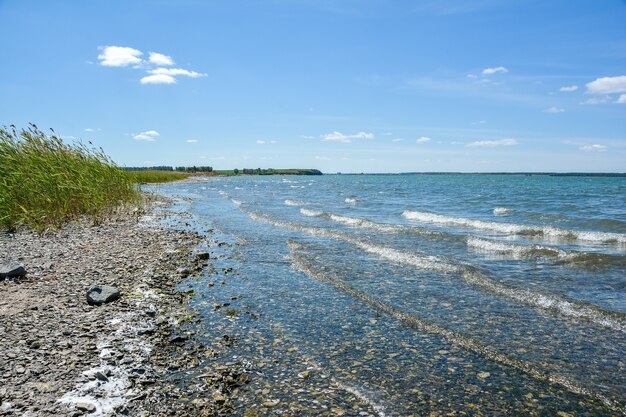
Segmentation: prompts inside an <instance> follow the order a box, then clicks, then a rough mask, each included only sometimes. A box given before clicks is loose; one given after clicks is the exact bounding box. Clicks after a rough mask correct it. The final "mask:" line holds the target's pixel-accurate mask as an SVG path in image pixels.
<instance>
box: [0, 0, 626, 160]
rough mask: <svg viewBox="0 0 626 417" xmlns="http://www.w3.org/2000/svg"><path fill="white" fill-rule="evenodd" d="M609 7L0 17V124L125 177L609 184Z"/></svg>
mask: <svg viewBox="0 0 626 417" xmlns="http://www.w3.org/2000/svg"><path fill="white" fill-rule="evenodd" d="M625 22H626V1H625V0H603V1H582V0H569V1H564V0H555V1H550V2H545V1H538V0H523V1H522V0H519V1H518V0H510V1H504V0H474V1H471V2H470V1H465V0H422V1H386V0H335V1H331V0H264V1H260V0H231V1H202V0H176V1H175V0H151V1H139V0H137V1H117V0H112V1H101V0H94V1H80V2H79V1H66V0H57V1H53V2H52V1H43V0H40V1H36V0H32V1H31V0H0V55H1V56H2V57H3V58H4V59H3V64H2V65H0V125H9V124H15V125H16V126H18V127H26V126H27V124H28V123H29V122H33V123H36V124H37V125H38V126H39V127H40V128H42V129H47V128H50V127H51V128H54V129H55V131H56V132H57V133H59V134H60V135H62V136H63V137H64V139H66V140H67V141H72V140H76V139H81V140H83V141H92V142H93V143H94V144H95V145H96V146H101V147H102V148H103V149H104V150H105V152H106V153H107V154H109V155H111V157H112V158H113V159H114V160H115V161H116V162H117V163H118V164H120V165H123V166H152V165H174V166H178V165H187V166H191V165H210V166H213V167H214V168H216V169H232V168H257V167H260V168H317V169H320V170H322V171H323V172H409V171H411V172H413V171H419V172H422V171H462V172H490V171H492V172H493V171H497V172H514V171H556V172H566V171H570V172H571V171H576V172H583V171H584V172H626V24H625Z"/></svg>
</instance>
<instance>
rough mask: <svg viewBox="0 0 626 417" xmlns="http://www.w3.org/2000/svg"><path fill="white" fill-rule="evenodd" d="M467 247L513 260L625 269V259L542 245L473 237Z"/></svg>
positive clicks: (468, 240)
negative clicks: (534, 259)
mask: <svg viewBox="0 0 626 417" xmlns="http://www.w3.org/2000/svg"><path fill="white" fill-rule="evenodd" d="M467 246H468V247H470V248H472V249H474V250H476V251H477V252H484V253H494V254H502V255H509V256H512V257H513V258H515V259H524V258H533V257H543V258H547V257H550V258H556V259H558V260H559V261H562V262H568V263H580V264H583V266H593V267H608V266H623V267H626V257H624V256H619V255H608V254H604V253H593V252H580V251H572V250H564V249H560V248H555V247H551V246H543V245H519V244H515V243H509V242H502V241H496V240H489V239H483V238H479V237H475V236H470V237H468V238H467Z"/></svg>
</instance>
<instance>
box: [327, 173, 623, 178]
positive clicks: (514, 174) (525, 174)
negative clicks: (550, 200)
mask: <svg viewBox="0 0 626 417" xmlns="http://www.w3.org/2000/svg"><path fill="white" fill-rule="evenodd" d="M324 175H499V176H517V177H520V176H523V177H618V178H623V177H626V172H622V173H619V172H613V173H612V172H399V173H385V172H380V173H375V172H371V173H342V172H337V173H334V174H328V173H324Z"/></svg>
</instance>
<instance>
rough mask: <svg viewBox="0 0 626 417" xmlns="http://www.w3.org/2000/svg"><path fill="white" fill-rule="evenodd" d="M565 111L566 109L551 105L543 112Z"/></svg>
mask: <svg viewBox="0 0 626 417" xmlns="http://www.w3.org/2000/svg"><path fill="white" fill-rule="evenodd" d="M564 111H565V109H560V108H558V107H554V106H552V107H550V108H548V109H545V110H544V111H543V112H544V113H563V112H564Z"/></svg>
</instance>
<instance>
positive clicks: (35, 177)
mask: <svg viewBox="0 0 626 417" xmlns="http://www.w3.org/2000/svg"><path fill="white" fill-rule="evenodd" d="M138 199H139V192H138V191H137V189H136V187H135V186H134V184H133V179H132V178H131V177H130V176H129V175H128V174H127V173H126V172H124V171H123V170H122V169H120V168H119V167H117V166H116V165H115V164H114V163H113V161H111V159H110V158H109V157H108V156H107V155H105V154H104V152H103V151H102V149H95V148H91V147H87V146H85V145H83V144H80V143H76V144H73V145H69V144H66V143H64V142H63V141H62V140H61V138H59V137H58V136H57V135H56V134H55V133H54V131H52V134H51V135H49V136H48V135H46V134H45V133H43V132H41V131H40V130H39V129H38V128H37V126H35V125H30V127H29V128H28V129H23V130H21V131H18V130H17V129H16V128H15V127H14V126H11V127H9V128H0V227H2V228H6V229H15V228H17V227H21V226H25V227H30V228H33V229H35V230H40V231H41V230H45V229H49V228H57V227H60V226H61V225H62V224H63V223H65V222H67V221H68V220H71V219H73V218H76V217H77V216H80V215H88V216H91V218H92V219H93V221H94V222H96V223H97V222H100V221H102V220H103V219H104V218H106V217H107V216H108V215H110V214H112V213H113V212H115V210H116V209H117V208H118V207H119V205H120V203H123V202H135V201H137V200H138Z"/></svg>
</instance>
